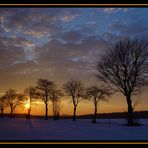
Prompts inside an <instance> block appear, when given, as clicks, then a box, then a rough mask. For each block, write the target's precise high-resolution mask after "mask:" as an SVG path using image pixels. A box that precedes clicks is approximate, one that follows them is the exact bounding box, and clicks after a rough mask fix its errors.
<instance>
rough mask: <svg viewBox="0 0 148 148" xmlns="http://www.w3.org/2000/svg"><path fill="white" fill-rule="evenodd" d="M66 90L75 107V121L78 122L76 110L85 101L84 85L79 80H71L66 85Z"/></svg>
mask: <svg viewBox="0 0 148 148" xmlns="http://www.w3.org/2000/svg"><path fill="white" fill-rule="evenodd" d="M64 90H65V92H66V94H67V95H68V96H71V99H72V102H73V105H74V112H73V121H76V109H77V106H78V103H79V102H80V101H82V100H83V99H84V91H85V88H84V85H83V83H82V82H81V81H79V80H73V79H71V80H69V81H68V82H67V83H66V84H64Z"/></svg>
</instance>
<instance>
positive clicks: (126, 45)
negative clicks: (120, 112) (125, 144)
mask: <svg viewBox="0 0 148 148" xmlns="http://www.w3.org/2000/svg"><path fill="white" fill-rule="evenodd" d="M97 70H98V74H97V77H98V78H99V79H100V80H102V81H104V82H105V83H107V84H109V85H110V84H111V85H110V86H111V87H112V89H116V90H117V91H120V92H121V93H122V94H123V95H124V96H125V97H126V101H127V106H128V125H134V121H133V106H132V96H133V95H136V94H137V93H140V91H139V90H141V89H142V87H143V86H146V85H147V84H148V83H147V82H148V44H147V43H146V42H144V41H142V40H130V39H127V40H121V41H119V42H118V43H116V44H115V46H114V47H113V48H112V49H110V50H108V53H106V54H105V55H104V56H103V57H102V58H101V59H100V60H99V61H98V63H97Z"/></svg>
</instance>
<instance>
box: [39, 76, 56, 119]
mask: <svg viewBox="0 0 148 148" xmlns="http://www.w3.org/2000/svg"><path fill="white" fill-rule="evenodd" d="M54 87H55V84H54V83H53V82H52V81H49V80H47V79H38V81H37V87H36V88H37V89H38V90H39V92H38V96H39V97H40V98H41V99H42V100H43V102H44V103H45V120H48V103H49V100H50V94H51V91H52V90H53V89H54Z"/></svg>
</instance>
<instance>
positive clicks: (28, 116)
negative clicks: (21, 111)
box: [27, 107, 31, 119]
mask: <svg viewBox="0 0 148 148" xmlns="http://www.w3.org/2000/svg"><path fill="white" fill-rule="evenodd" d="M30 112H31V107H29V109H28V114H27V119H30Z"/></svg>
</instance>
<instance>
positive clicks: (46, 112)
mask: <svg viewBox="0 0 148 148" xmlns="http://www.w3.org/2000/svg"><path fill="white" fill-rule="evenodd" d="M45 120H48V103H47V102H46V103H45Z"/></svg>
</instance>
